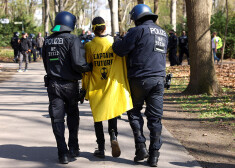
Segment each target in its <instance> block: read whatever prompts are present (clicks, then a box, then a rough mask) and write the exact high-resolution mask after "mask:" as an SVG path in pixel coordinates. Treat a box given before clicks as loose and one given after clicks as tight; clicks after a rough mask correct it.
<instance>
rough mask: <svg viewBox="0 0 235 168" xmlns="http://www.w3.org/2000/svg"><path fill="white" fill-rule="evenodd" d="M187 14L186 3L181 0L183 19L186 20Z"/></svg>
mask: <svg viewBox="0 0 235 168" xmlns="http://www.w3.org/2000/svg"><path fill="white" fill-rule="evenodd" d="M186 16H187V13H186V2H185V0H183V17H184V18H186Z"/></svg>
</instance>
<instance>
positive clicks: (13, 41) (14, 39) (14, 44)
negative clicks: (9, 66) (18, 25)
mask: <svg viewBox="0 0 235 168" xmlns="http://www.w3.org/2000/svg"><path fill="white" fill-rule="evenodd" d="M18 40H19V38H18V37H12V38H11V47H12V48H13V49H14V50H18V49H19V46H20V44H19V42H18Z"/></svg>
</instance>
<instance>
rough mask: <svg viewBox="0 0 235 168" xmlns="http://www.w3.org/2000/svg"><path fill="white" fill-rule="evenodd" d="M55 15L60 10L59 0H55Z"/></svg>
mask: <svg viewBox="0 0 235 168" xmlns="http://www.w3.org/2000/svg"><path fill="white" fill-rule="evenodd" d="M54 8H55V15H57V13H58V12H59V3H58V1H57V0H54Z"/></svg>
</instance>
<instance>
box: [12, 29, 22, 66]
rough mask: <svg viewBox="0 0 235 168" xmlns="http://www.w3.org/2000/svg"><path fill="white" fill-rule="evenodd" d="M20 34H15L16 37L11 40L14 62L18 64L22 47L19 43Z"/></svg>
mask: <svg viewBox="0 0 235 168" xmlns="http://www.w3.org/2000/svg"><path fill="white" fill-rule="evenodd" d="M19 35H20V33H19V32H14V36H13V37H12V38H11V47H12V48H13V50H14V62H16V63H17V62H18V56H19V49H20V48H19V47H20V43H19Z"/></svg>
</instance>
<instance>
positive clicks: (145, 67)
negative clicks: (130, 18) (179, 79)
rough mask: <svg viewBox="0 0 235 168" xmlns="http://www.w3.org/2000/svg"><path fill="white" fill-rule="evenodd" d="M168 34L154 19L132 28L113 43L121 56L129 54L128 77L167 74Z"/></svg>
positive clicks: (115, 50) (116, 51) (114, 48)
mask: <svg viewBox="0 0 235 168" xmlns="http://www.w3.org/2000/svg"><path fill="white" fill-rule="evenodd" d="M167 43H168V36H167V34H166V32H165V31H164V30H163V29H162V28H161V27H159V26H157V25H156V24H155V23H154V22H153V21H152V20H147V21H145V22H144V23H143V24H141V25H139V26H137V27H134V28H131V29H130V30H129V31H128V32H127V34H126V36H125V37H124V38H123V39H122V40H120V41H116V42H114V44H113V51H114V52H115V53H116V54H117V55H119V56H125V55H127V69H128V78H142V77H151V76H165V66H166V52H167Z"/></svg>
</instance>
